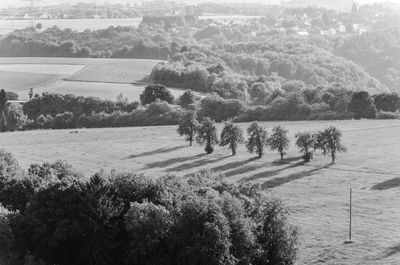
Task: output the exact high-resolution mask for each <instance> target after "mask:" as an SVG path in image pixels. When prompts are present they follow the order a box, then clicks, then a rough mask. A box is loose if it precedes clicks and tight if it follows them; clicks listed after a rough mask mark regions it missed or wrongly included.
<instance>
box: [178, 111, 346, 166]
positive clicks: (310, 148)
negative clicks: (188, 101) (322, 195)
mask: <svg viewBox="0 0 400 265" xmlns="http://www.w3.org/2000/svg"><path fill="white" fill-rule="evenodd" d="M177 132H178V134H179V135H180V136H185V140H186V141H188V142H189V145H190V146H192V144H193V142H194V141H196V142H197V143H199V144H201V145H205V149H204V150H205V151H206V153H207V154H211V153H213V152H214V146H215V145H220V146H223V147H225V146H226V147H228V149H230V150H231V151H232V156H235V155H236V153H237V149H238V146H239V145H241V144H244V143H245V145H246V148H247V150H248V151H249V152H250V153H256V154H257V155H258V158H261V157H262V156H263V155H264V152H265V149H266V148H269V149H270V150H272V151H277V152H278V153H279V155H280V158H281V160H282V159H283V158H284V155H285V153H286V151H287V150H288V149H289V142H290V139H289V136H288V133H289V132H288V130H286V129H285V128H284V127H282V126H280V125H278V126H276V127H274V128H273V129H272V134H271V135H270V136H269V135H268V131H267V130H266V129H265V128H263V127H262V126H260V125H259V124H258V123H257V122H253V123H252V124H251V125H250V126H249V127H248V128H247V134H248V138H247V140H246V141H245V139H244V133H243V130H242V129H241V128H240V126H239V125H237V124H235V123H233V122H232V121H227V122H225V124H224V127H223V129H222V132H221V134H220V137H218V132H217V127H216V125H215V122H214V121H213V120H212V119H210V118H209V117H205V118H203V120H202V121H201V122H199V121H198V118H197V115H196V112H195V111H193V110H188V111H186V113H185V114H184V115H183V117H182V118H181V119H180V120H179V125H178V128H177ZM295 137H296V146H297V147H298V148H299V152H300V153H301V154H302V158H303V159H304V161H305V162H309V161H310V160H311V159H312V158H313V152H314V151H316V150H321V152H322V154H323V155H324V156H326V155H330V156H331V158H332V163H335V161H336V156H337V153H340V152H346V151H347V150H346V147H345V146H344V145H343V143H342V132H341V131H340V130H339V129H338V128H336V127H334V126H331V127H329V128H326V129H325V130H322V131H319V132H317V133H313V132H309V131H305V132H298V133H297V134H296V135H295Z"/></svg>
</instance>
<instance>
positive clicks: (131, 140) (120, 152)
mask: <svg viewBox="0 0 400 265" xmlns="http://www.w3.org/2000/svg"><path fill="white" fill-rule="evenodd" d="M277 124H281V125H283V126H285V127H286V128H287V129H289V131H290V138H291V140H292V142H291V145H290V150H289V151H288V153H287V154H286V159H285V160H284V161H280V160H279V155H278V154H277V153H274V152H270V151H268V152H266V154H265V157H263V158H262V159H255V155H252V154H249V153H247V152H246V150H245V148H244V147H243V146H242V147H241V148H240V149H239V150H238V155H237V156H236V157H232V156H230V152H229V150H228V149H226V148H222V147H217V148H216V150H215V152H214V153H213V154H211V155H205V152H204V151H203V147H201V146H198V145H197V144H195V145H194V146H193V147H189V146H187V143H186V142H185V141H184V140H183V139H182V138H180V137H179V136H178V135H177V134H176V132H175V130H176V127H175V126H159V127H135V128H110V129H77V130H56V131H27V132H13V133H4V134H2V135H1V138H0V146H1V147H2V148H6V149H7V150H8V151H11V152H12V153H13V154H14V155H15V156H16V158H17V159H18V160H19V161H20V163H21V164H22V166H23V167H27V166H28V165H29V164H30V163H31V162H43V161H54V160H56V159H63V160H66V161H68V162H70V163H72V164H73V165H74V166H75V167H76V168H77V169H79V170H81V171H83V172H86V173H87V174H90V173H94V172H96V171H98V170H100V169H104V170H106V171H108V170H111V169H113V168H118V169H122V170H126V171H131V170H133V171H136V172H146V175H149V176H158V175H162V174H177V175H186V174H189V173H193V172H196V171H199V170H202V169H211V170H215V171H220V172H222V173H224V174H225V176H226V177H227V179H228V180H230V181H233V182H239V183H250V184H259V185H260V187H261V188H262V189H263V190H264V191H265V192H266V193H267V194H269V195H271V196H278V197H280V198H282V200H283V201H284V202H285V203H286V204H287V205H288V206H289V208H290V210H291V212H292V220H293V223H294V224H295V225H297V226H298V227H299V229H300V244H301V245H300V246H299V247H300V259H299V261H298V264H371V265H372V264H399V263H400V239H399V235H400V227H399V226H398V224H399V223H400V208H399V207H398V204H399V200H400V189H399V187H400V176H399V172H400V158H399V157H398V150H400V134H399V133H398V132H399V131H400V122H399V121H393V120H387V121H386V120H362V121H351V120H349V121H318V122H314V121H302V122H279V123H278V122H267V123H263V125H264V126H265V127H266V128H268V130H269V131H270V130H271V129H272V127H273V126H275V125H277ZM248 125H249V124H241V126H242V127H243V129H245V128H247V126H248ZM329 125H335V126H337V127H338V128H340V129H341V130H342V132H343V134H344V139H343V140H344V143H345V145H346V146H347V148H348V152H347V153H345V154H339V155H338V160H337V164H335V165H331V164H330V158H329V157H323V156H321V155H319V154H318V155H317V156H316V158H315V159H314V160H313V161H312V162H311V163H309V164H304V163H303V162H302V160H301V158H300V157H299V154H298V152H297V149H296V148H295V147H294V134H295V133H296V132H297V131H303V130H320V129H323V128H325V127H328V126H329ZM221 127H222V124H220V125H219V131H221ZM350 187H352V188H353V240H354V242H355V243H354V244H348V245H345V244H343V242H344V241H345V240H346V239H347V235H348V197H349V188H350Z"/></svg>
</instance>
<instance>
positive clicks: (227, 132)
mask: <svg viewBox="0 0 400 265" xmlns="http://www.w3.org/2000/svg"><path fill="white" fill-rule="evenodd" d="M243 142H244V138H243V131H242V129H240V127H239V126H238V125H235V124H234V123H232V122H231V121H228V122H225V126H224V128H223V129H222V132H221V141H220V143H219V144H220V146H226V145H229V149H231V151H232V155H233V156H234V155H236V150H237V147H238V144H241V143H243Z"/></svg>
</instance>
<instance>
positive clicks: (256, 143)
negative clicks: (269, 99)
mask: <svg viewBox="0 0 400 265" xmlns="http://www.w3.org/2000/svg"><path fill="white" fill-rule="evenodd" d="M247 134H248V135H249V138H248V139H247V142H246V147H247V150H249V152H250V153H253V152H256V153H257V154H258V157H259V158H261V157H262V156H263V154H264V149H265V147H266V146H267V145H268V133H267V131H266V130H265V129H264V128H263V127H261V126H260V125H259V124H258V123H257V122H254V123H252V124H251V125H250V127H249V128H247Z"/></svg>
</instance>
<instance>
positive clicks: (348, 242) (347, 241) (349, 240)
mask: <svg viewBox="0 0 400 265" xmlns="http://www.w3.org/2000/svg"><path fill="white" fill-rule="evenodd" d="M352 191H353V190H352V188H350V209H349V239H348V240H346V241H345V243H346V244H351V243H353V241H352V240H351V217H352V216H351V210H352V209H351V208H352V205H351V204H352V199H353V198H352V195H353V194H352Z"/></svg>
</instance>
